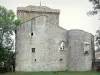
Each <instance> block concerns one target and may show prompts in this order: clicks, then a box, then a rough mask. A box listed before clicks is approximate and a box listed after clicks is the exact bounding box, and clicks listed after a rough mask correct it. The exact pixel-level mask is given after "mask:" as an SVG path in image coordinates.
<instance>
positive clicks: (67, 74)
mask: <svg viewBox="0 0 100 75" xmlns="http://www.w3.org/2000/svg"><path fill="white" fill-rule="evenodd" d="M0 75H100V72H19V73H5V74H0Z"/></svg>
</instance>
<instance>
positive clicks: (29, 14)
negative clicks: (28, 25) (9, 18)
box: [17, 5, 60, 25]
mask: <svg viewBox="0 0 100 75" xmlns="http://www.w3.org/2000/svg"><path fill="white" fill-rule="evenodd" d="M59 14H60V10H58V9H51V8H49V7H47V6H33V5H29V6H26V7H17V16H18V17H19V18H20V19H22V22H25V21H27V20H29V19H31V18H33V17H37V16H40V15H46V16H47V20H48V21H50V22H51V23H52V24H54V25H59Z"/></svg>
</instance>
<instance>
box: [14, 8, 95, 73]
mask: <svg viewBox="0 0 100 75" xmlns="http://www.w3.org/2000/svg"><path fill="white" fill-rule="evenodd" d="M30 7H31V8H32V10H26V8H30ZM33 8H34V9H33ZM35 8H36V10H35ZM37 9H38V10H39V9H43V10H44V9H48V10H52V9H50V8H47V7H46V8H44V7H34V6H29V7H25V10H24V8H22V9H18V16H19V17H20V18H21V19H22V21H23V23H22V24H21V25H20V26H19V27H18V28H17V30H16V47H15V50H16V71H27V72H29V71H65V70H69V71H89V70H91V69H92V63H93V62H94V38H93V35H92V34H90V33H88V32H85V31H82V30H69V31H67V30H65V29H63V28H61V27H60V26H59V12H58V11H56V12H54V10H52V11H53V12H47V11H43V12H40V11H38V12H37ZM35 11H36V12H35ZM40 15H41V16H40ZM24 21H25V22H24Z"/></svg>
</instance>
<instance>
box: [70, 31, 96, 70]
mask: <svg viewBox="0 0 100 75" xmlns="http://www.w3.org/2000/svg"><path fill="white" fill-rule="evenodd" d="M92 37H93V35H91V34H90V33H87V32H85V31H82V30H70V31H68V70H70V71H89V70H91V69H92V58H93V54H92V53H93V48H92V45H93V44H94V43H93V42H92V41H93V40H92ZM87 45H88V48H87V50H86V47H87ZM85 51H88V53H87V54H86V53H85Z"/></svg>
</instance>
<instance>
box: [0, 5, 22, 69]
mask: <svg viewBox="0 0 100 75" xmlns="http://www.w3.org/2000/svg"><path fill="white" fill-rule="evenodd" d="M20 23H21V20H20V19H18V18H16V16H15V14H14V12H13V11H12V10H7V9H6V8H5V7H3V6H0V64H2V63H4V66H3V67H4V68H6V69H8V68H10V66H11V65H14V64H15V62H14V61H15V53H14V52H12V51H11V50H12V48H13V43H14V42H13V39H12V38H11V36H12V35H13V34H14V31H15V30H16V27H17V26H18V25H19V24H20ZM1 66H2V65H1Z"/></svg>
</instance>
